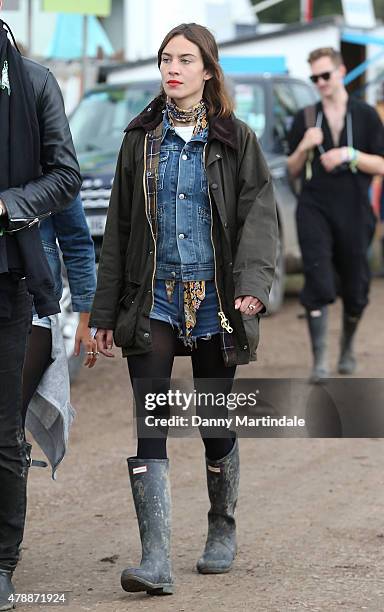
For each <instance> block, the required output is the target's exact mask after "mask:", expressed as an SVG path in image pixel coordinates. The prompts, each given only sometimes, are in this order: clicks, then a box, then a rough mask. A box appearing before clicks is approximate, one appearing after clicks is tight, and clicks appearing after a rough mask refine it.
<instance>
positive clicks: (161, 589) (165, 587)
mask: <svg viewBox="0 0 384 612" xmlns="http://www.w3.org/2000/svg"><path fill="white" fill-rule="evenodd" d="M121 586H122V587H123V589H124V591H127V592H128V593H140V592H142V591H146V592H147V593H148V595H172V594H173V589H174V586H173V584H167V583H158V584H156V583H154V582H150V581H149V580H145V578H139V577H138V576H135V574H124V575H123V576H121Z"/></svg>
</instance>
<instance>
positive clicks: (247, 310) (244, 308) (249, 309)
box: [235, 295, 264, 315]
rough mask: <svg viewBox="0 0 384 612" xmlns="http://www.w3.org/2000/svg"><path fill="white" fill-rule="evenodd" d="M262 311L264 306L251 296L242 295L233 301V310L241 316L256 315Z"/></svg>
mask: <svg viewBox="0 0 384 612" xmlns="http://www.w3.org/2000/svg"><path fill="white" fill-rule="evenodd" d="M263 309H264V304H263V303H262V302H260V300H258V299H257V298H256V297H253V295H243V296H241V297H238V298H236V299H235V310H240V312H242V313H243V314H247V315H256V314H257V313H258V312H260V311H261V310H263Z"/></svg>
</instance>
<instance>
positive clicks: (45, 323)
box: [32, 314, 51, 329]
mask: <svg viewBox="0 0 384 612" xmlns="http://www.w3.org/2000/svg"><path fill="white" fill-rule="evenodd" d="M32 325H36V326H37V327H45V328H46V329H51V320H50V318H49V317H41V319H39V317H38V315H37V314H34V315H33V317H32Z"/></svg>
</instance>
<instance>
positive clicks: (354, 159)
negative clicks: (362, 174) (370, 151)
mask: <svg viewBox="0 0 384 612" xmlns="http://www.w3.org/2000/svg"><path fill="white" fill-rule="evenodd" d="M348 158H349V160H348V161H349V167H350V169H351V171H352V172H357V164H358V161H359V152H358V151H356V149H354V148H353V147H348Z"/></svg>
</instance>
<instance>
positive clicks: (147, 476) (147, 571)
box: [121, 457, 173, 595]
mask: <svg viewBox="0 0 384 612" xmlns="http://www.w3.org/2000/svg"><path fill="white" fill-rule="evenodd" d="M128 469H129V476H130V479H131V487H132V495H133V500H134V502H135V509H136V515H137V520H138V523H139V530H140V539H141V546H142V557H141V563H140V567H138V568H134V567H129V568H127V569H125V570H124V571H123V573H122V574H121V586H122V587H123V589H124V590H125V591H129V592H130V593H135V592H137V591H146V592H147V593H148V594H149V595H171V594H172V593H173V580H172V570H171V493H170V482H169V461H168V459H138V458H134V457H132V458H130V459H128Z"/></svg>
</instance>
